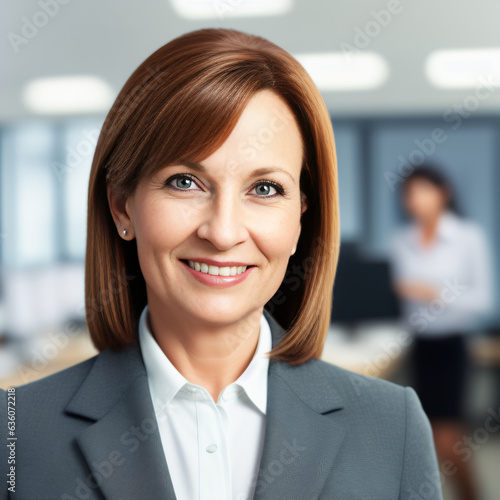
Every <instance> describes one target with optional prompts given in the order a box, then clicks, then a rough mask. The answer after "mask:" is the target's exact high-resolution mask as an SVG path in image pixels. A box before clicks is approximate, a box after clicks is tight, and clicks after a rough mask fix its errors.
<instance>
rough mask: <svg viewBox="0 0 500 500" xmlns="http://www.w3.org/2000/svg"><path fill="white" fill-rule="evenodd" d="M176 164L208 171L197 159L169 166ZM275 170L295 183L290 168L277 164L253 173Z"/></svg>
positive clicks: (259, 173) (263, 173) (257, 174)
mask: <svg viewBox="0 0 500 500" xmlns="http://www.w3.org/2000/svg"><path fill="white" fill-rule="evenodd" d="M175 165H183V166H185V167H189V168H192V169H193V170H196V171H197V172H204V173H205V172H206V171H207V169H206V168H205V167H204V166H203V165H202V164H201V163H198V162H196V161H181V162H179V163H173V164H172V165H168V166H172V167H173V166H175ZM273 172H282V173H284V174H286V175H288V177H290V179H291V180H292V181H293V183H294V184H295V179H294V178H293V175H292V174H291V173H290V172H288V170H286V169H284V168H282V167H278V166H275V165H272V166H269V167H260V168H256V169H255V170H253V171H252V175H254V176H260V175H267V174H272V173H273Z"/></svg>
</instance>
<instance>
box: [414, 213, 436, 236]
mask: <svg viewBox="0 0 500 500" xmlns="http://www.w3.org/2000/svg"><path fill="white" fill-rule="evenodd" d="M440 217H441V212H439V213H437V214H435V215H432V216H429V217H426V218H424V219H419V221H418V225H419V226H420V229H421V231H422V237H423V241H424V243H428V242H430V241H431V240H432V239H433V238H434V235H435V234H436V229H437V226H438V223H439V218H440Z"/></svg>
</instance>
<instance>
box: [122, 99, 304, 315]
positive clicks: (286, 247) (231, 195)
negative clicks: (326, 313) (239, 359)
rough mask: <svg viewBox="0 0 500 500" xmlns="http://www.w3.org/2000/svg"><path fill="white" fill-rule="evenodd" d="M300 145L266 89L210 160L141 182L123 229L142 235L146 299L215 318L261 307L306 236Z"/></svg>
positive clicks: (283, 109) (171, 310)
mask: <svg viewBox="0 0 500 500" xmlns="http://www.w3.org/2000/svg"><path fill="white" fill-rule="evenodd" d="M302 152H303V150H302V138H301V133H300V130H299V128H298V126H297V124H296V121H295V119H294V116H293V115H292V113H291V111H290V109H289V108H288V106H287V104H286V103H285V102H284V101H283V100H282V99H281V98H280V97H279V96H278V95H277V94H275V93H273V92H271V91H268V90H264V91H261V92H259V93H258V94H256V95H255V96H254V97H253V99H252V100H251V101H250V103H249V104H248V106H247V107H246V109H245V110H244V112H243V114H242V116H241V118H240V120H239V121H238V123H237V125H236V127H235V129H234V130H233V132H232V133H231V135H230V136H229V138H228V139H227V141H226V142H225V143H224V144H223V145H222V146H221V147H220V148H219V149H218V150H217V151H216V152H215V153H213V154H212V155H211V156H210V157H208V158H206V159H205V160H203V161H201V162H200V163H199V164H193V165H170V166H167V167H164V168H162V169H161V170H159V171H158V172H156V173H155V174H154V175H153V176H152V177H151V178H148V179H143V180H142V181H141V182H140V183H139V184H138V186H137V188H136V191H135V192H134V194H133V196H132V197H130V198H129V199H128V201H127V203H126V208H125V210H126V212H127V214H128V217H129V219H128V220H127V219H125V220H124V221H123V226H124V227H125V228H127V229H128V231H129V233H130V234H131V235H132V236H135V238H136V239H137V249H138V257H139V262H140V266H141V270H142V273H143V275H144V278H145V281H146V286H147V290H148V302H149V303H151V302H152V301H154V302H155V303H156V304H158V305H161V307H162V308H164V311H165V313H166V314H167V315H168V316H169V317H172V316H171V315H182V316H180V317H181V318H183V317H186V315H187V317H189V318H191V319H197V320H199V321H201V322H205V323H212V324H215V323H221V322H222V323H231V322H234V321H237V320H240V319H242V318H244V317H245V316H246V315H248V314H250V313H251V312H252V311H254V310H255V309H258V308H261V307H263V306H264V304H265V303H266V302H267V301H268V300H270V299H271V297H272V296H273V295H274V293H275V292H276V290H277V289H278V288H279V286H280V284H281V282H282V280H283V278H284V275H285V271H286V268H287V263H288V260H289V258H290V256H291V254H292V253H293V252H294V251H295V247H296V245H297V241H298V238H299V235H300V229H301V225H300V216H301V192H300V185H299V179H300V171H301V167H302V157H303V154H302ZM303 208H304V209H305V208H306V207H305V205H304V207H303ZM189 261H191V262H189ZM241 266H248V267H247V270H246V271H244V272H242V271H243V269H244V268H241ZM227 275H229V276H227Z"/></svg>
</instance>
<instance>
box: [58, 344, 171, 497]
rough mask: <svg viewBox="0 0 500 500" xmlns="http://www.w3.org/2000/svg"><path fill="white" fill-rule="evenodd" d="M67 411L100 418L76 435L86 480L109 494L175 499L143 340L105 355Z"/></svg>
mask: <svg viewBox="0 0 500 500" xmlns="http://www.w3.org/2000/svg"><path fill="white" fill-rule="evenodd" d="M66 412H67V413H71V414H76V415H79V416H83V417H85V418H88V419H91V420H96V422H95V423H93V424H91V425H89V427H87V428H86V429H85V430H84V431H83V432H81V433H80V434H79V435H78V436H77V438H76V441H77V444H78V446H79V447H80V450H81V452H82V453H83V456H84V458H85V460H86V462H87V465H88V467H89V469H90V471H87V472H86V473H85V475H84V477H81V478H80V479H81V481H82V482H84V483H86V484H87V485H89V484H93V485H94V489H97V488H99V489H100V490H101V491H102V494H103V495H104V496H105V497H106V498H120V499H137V498H165V499H175V493H174V489H173V485H172V481H171V477H170V474H169V471H168V467H167V462H166V459H165V454H164V452H163V447H162V443H161V438H160V434H159V431H158V426H157V421H156V418H155V413H154V408H153V403H152V400H151V396H150V393H149V386H148V381H147V376H146V371H145V367H144V362H143V360H142V355H141V352H140V346H139V344H138V343H135V344H132V345H131V346H129V347H128V348H127V349H126V350H125V351H122V352H120V353H113V352H110V351H104V352H103V353H101V355H100V356H99V357H98V358H97V359H96V362H95V364H94V366H93V368H92V370H91V371H90V373H89V375H88V376H87V378H86V380H85V382H84V383H83V385H82V386H81V387H80V389H79V390H78V392H77V393H76V394H75V396H74V397H73V399H72V400H71V401H70V403H69V404H68V405H67V407H66ZM91 472H92V473H93V474H94V476H93V478H94V482H91V481H92V479H93V478H92V477H91V476H89V474H91ZM89 479H90V480H89ZM88 489H89V488H87V490H88ZM90 491H91V492H92V488H90ZM97 497H99V495H95V496H94V495H92V496H85V498H97Z"/></svg>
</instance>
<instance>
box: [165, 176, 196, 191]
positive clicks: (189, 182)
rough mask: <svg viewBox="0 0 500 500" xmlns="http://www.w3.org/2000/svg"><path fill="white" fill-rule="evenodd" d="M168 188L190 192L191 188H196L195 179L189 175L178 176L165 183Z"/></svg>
mask: <svg viewBox="0 0 500 500" xmlns="http://www.w3.org/2000/svg"><path fill="white" fill-rule="evenodd" d="M165 185H166V186H170V187H173V188H174V189H179V190H180V191H189V190H191V188H193V187H194V188H196V187H197V186H196V184H195V182H194V180H193V178H192V177H191V176H190V175H189V174H176V175H173V176H172V177H170V178H169V179H167V180H166V181H165Z"/></svg>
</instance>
